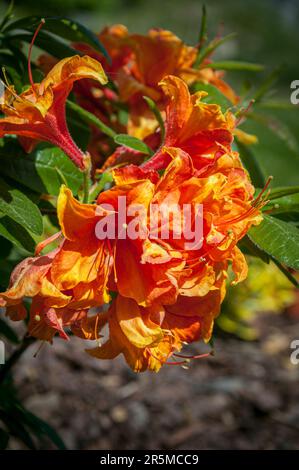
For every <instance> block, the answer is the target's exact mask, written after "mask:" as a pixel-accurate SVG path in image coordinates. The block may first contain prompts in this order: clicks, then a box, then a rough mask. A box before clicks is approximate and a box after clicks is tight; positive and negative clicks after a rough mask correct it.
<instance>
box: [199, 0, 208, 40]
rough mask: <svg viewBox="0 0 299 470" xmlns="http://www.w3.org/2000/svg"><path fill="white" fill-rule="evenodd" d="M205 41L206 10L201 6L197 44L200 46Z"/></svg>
mask: <svg viewBox="0 0 299 470" xmlns="http://www.w3.org/2000/svg"><path fill="white" fill-rule="evenodd" d="M206 39H207V9H206V6H205V5H203V6H202V13H201V22H200V31H199V37H198V43H199V45H200V46H201V45H202V44H203V43H204V42H205V41H206Z"/></svg>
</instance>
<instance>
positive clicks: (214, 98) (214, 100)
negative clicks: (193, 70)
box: [192, 82, 232, 111]
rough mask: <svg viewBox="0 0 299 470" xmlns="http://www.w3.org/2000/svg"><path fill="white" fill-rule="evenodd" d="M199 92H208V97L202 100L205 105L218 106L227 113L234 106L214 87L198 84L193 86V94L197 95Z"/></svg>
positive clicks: (207, 84)
mask: <svg viewBox="0 0 299 470" xmlns="http://www.w3.org/2000/svg"><path fill="white" fill-rule="evenodd" d="M197 91H206V92H207V93H208V95H207V96H206V97H204V98H202V101H204V102H205V103H211V104H218V105H219V106H220V107H221V108H222V111H226V110H227V109H228V108H231V106H232V104H231V103H230V101H229V100H228V99H227V98H226V97H225V96H224V95H223V94H222V93H221V91H219V90H218V88H216V87H215V86H214V85H210V84H209V83H201V82H196V83H194V84H193V85H192V92H193V93H195V92H197Z"/></svg>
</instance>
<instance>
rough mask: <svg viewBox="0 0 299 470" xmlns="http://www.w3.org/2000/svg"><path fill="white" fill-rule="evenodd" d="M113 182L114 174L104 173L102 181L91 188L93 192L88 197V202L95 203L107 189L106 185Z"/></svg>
mask: <svg viewBox="0 0 299 470" xmlns="http://www.w3.org/2000/svg"><path fill="white" fill-rule="evenodd" d="M112 181H113V176H112V173H109V172H105V173H103V174H102V176H101V179H100V181H99V182H98V183H96V184H95V185H94V186H93V187H92V188H91V191H90V193H89V197H88V202H93V201H95V199H96V198H97V196H98V195H99V194H100V192H101V191H103V189H105V186H106V184H107V183H112Z"/></svg>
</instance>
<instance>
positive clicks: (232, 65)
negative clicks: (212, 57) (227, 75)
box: [202, 60, 265, 72]
mask: <svg viewBox="0 0 299 470" xmlns="http://www.w3.org/2000/svg"><path fill="white" fill-rule="evenodd" d="M206 67H207V68H210V69H214V70H231V71H238V72H239V71H246V72H261V71H262V70H264V68H265V67H264V66H263V65H261V64H253V63H250V62H241V61H238V60H224V61H221V62H212V63H211V64H208V65H207V66H202V68H206Z"/></svg>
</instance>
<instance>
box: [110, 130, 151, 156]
mask: <svg viewBox="0 0 299 470" xmlns="http://www.w3.org/2000/svg"><path fill="white" fill-rule="evenodd" d="M114 141H115V143H116V144H118V145H124V146H125V147H128V148H130V149H133V150H136V151H137V152H140V153H144V154H146V155H153V153H154V152H153V151H152V149H151V148H150V147H149V146H148V145H146V144H145V143H144V142H142V140H139V139H137V138H136V137H133V136H131V135H127V134H117V135H116V136H115V137H114Z"/></svg>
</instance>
